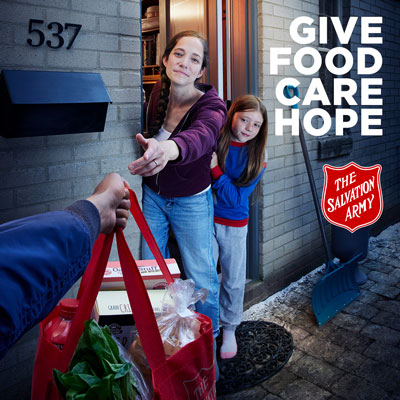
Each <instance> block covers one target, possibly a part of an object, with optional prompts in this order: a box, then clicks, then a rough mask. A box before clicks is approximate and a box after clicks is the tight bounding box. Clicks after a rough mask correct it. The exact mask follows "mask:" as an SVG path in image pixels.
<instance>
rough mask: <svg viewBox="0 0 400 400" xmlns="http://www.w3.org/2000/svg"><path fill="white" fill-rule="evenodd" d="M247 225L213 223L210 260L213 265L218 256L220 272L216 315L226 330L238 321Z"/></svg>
mask: <svg viewBox="0 0 400 400" xmlns="http://www.w3.org/2000/svg"><path fill="white" fill-rule="evenodd" d="M247 228H248V227H247V225H246V226H243V227H233V226H225V225H221V224H216V223H214V248H213V251H214V259H215V263H216V264H217V261H218V257H219V263H220V265H221V273H222V280H221V286H220V292H219V317H220V323H221V325H222V326H224V328H225V329H227V330H235V329H236V327H237V326H238V325H240V323H241V322H242V314H243V299H244V287H245V284H246V238H247Z"/></svg>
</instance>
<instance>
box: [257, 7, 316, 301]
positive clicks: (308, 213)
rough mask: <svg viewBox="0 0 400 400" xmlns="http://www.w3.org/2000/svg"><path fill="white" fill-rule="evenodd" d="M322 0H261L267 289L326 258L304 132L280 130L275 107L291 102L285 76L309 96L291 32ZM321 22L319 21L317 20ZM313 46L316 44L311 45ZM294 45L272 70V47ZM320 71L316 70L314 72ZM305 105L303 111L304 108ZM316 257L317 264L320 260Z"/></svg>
mask: <svg viewBox="0 0 400 400" xmlns="http://www.w3.org/2000/svg"><path fill="white" fill-rule="evenodd" d="M318 12H319V7H318V0H312V1H289V0H273V1H259V2H258V13H259V20H258V30H259V32H258V36H259V64H260V65H259V70H260V71H262V74H260V78H259V93H260V97H261V98H262V99H263V101H264V103H265V105H266V107H267V110H268V119H269V137H268V144H267V147H268V160H269V161H268V168H267V171H266V173H265V175H264V178H263V203H262V212H261V213H260V214H261V217H260V218H261V221H260V225H261V238H260V240H261V245H260V264H261V271H260V272H261V277H262V279H263V281H264V290H265V292H264V295H266V294H269V293H273V292H274V291H276V290H278V289H280V288H282V287H284V286H286V285H287V284H288V283H289V282H291V281H293V280H294V279H296V278H298V277H299V276H301V275H303V274H304V273H305V272H307V271H309V270H310V269H311V268H313V267H315V266H318V265H320V262H321V263H322V262H323V257H321V251H320V249H319V243H320V242H319V240H320V239H319V237H320V233H319V232H320V231H319V227H318V222H317V220H316V214H315V209H314V204H313V200H312V196H311V192H310V189H309V183H308V178H307V175H306V169H305V164H304V160H303V155H302V152H301V147H300V142H299V138H298V137H296V136H292V135H291V133H289V130H288V128H284V133H283V136H276V135H275V109H276V108H283V109H284V110H285V111H284V117H285V118H287V117H289V111H288V107H286V106H283V105H281V104H280V103H279V102H278V101H277V100H276V97H275V87H276V85H277V84H278V82H279V81H280V80H281V79H283V78H285V77H293V78H296V79H298V80H299V81H300V82H301V86H300V97H304V94H305V90H306V88H307V87H308V85H309V83H310V81H311V78H312V76H311V77H310V76H303V75H301V74H299V73H298V72H297V71H296V69H295V68H294V66H293V55H294V54H295V53H296V51H297V50H298V49H300V48H301V45H299V44H297V43H295V42H294V41H293V40H292V38H291V37H290V34H289V27H290V23H291V22H292V21H293V20H294V19H295V18H296V17H299V16H310V17H311V18H313V19H314V20H315V21H316V22H315V24H317V23H318V20H317V18H318ZM315 26H317V25H315ZM311 46H312V45H311ZM271 47H290V48H291V49H292V56H291V60H292V61H291V65H290V66H281V67H279V70H278V75H271V73H270V48H271ZM315 76H317V75H315ZM304 111H307V110H304V109H303V110H302V111H301V117H302V115H303V114H304ZM316 139H317V138H314V137H311V136H310V135H306V140H307V146H308V151H309V154H310V158H311V160H315V159H316V153H317V145H318V143H317V140H316ZM312 164H313V172H314V177H315V179H316V183H317V187H318V188H319V189H320V188H321V187H322V175H321V174H322V171H321V164H320V163H318V162H314V161H313V163H312ZM316 263H317V264H316Z"/></svg>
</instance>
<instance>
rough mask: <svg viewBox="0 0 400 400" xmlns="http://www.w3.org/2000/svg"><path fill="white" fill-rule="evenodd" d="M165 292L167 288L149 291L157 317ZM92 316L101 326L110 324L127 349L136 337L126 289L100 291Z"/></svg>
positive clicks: (114, 333) (113, 332) (112, 331)
mask: <svg viewBox="0 0 400 400" xmlns="http://www.w3.org/2000/svg"><path fill="white" fill-rule="evenodd" d="M165 292H166V291H165V290H148V291H147V293H148V295H149V298H150V302H151V305H152V306H153V310H154V314H155V315H156V317H157V315H159V314H160V313H161V307H162V302H163V299H164V295H165ZM92 318H94V319H95V320H96V321H97V322H98V323H99V325H100V326H104V325H108V326H109V328H110V330H111V333H112V334H113V335H114V336H115V337H116V338H117V339H118V340H119V342H120V343H121V344H122V345H123V346H124V347H126V348H127V349H128V348H129V346H130V344H131V343H132V341H133V340H134V339H135V336H136V329H135V321H134V318H133V315H132V310H131V305H130V303H129V298H128V293H127V292H126V291H125V290H103V291H100V292H99V293H98V294H97V299H96V302H95V305H94V307H93V312H92Z"/></svg>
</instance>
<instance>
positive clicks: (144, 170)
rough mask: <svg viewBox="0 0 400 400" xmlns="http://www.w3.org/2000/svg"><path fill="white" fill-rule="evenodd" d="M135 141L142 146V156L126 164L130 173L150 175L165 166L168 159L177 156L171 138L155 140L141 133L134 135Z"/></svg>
mask: <svg viewBox="0 0 400 400" xmlns="http://www.w3.org/2000/svg"><path fill="white" fill-rule="evenodd" d="M136 141H137V142H138V143H139V144H140V145H141V146H142V148H143V150H144V154H143V156H142V157H140V158H138V159H137V160H135V161H133V162H131V163H130V164H129V165H128V169H129V172H130V173H131V174H132V175H140V176H151V175H155V174H156V173H158V172H160V171H161V170H162V169H164V168H165V166H166V165H167V163H168V161H171V160H176V159H177V158H178V156H179V148H178V146H177V145H176V143H175V142H174V141H173V140H162V141H160V142H159V141H157V140H156V139H152V138H151V139H146V138H145V137H144V136H143V135H142V134H140V133H138V134H137V135H136Z"/></svg>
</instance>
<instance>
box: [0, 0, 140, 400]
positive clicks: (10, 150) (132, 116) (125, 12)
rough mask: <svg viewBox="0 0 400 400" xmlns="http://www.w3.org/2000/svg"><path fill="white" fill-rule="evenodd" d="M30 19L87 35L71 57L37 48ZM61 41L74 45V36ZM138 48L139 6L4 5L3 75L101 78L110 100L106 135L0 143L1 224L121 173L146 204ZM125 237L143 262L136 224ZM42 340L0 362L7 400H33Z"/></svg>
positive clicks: (74, 2)
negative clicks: (139, 160) (136, 164)
mask: <svg viewBox="0 0 400 400" xmlns="http://www.w3.org/2000/svg"><path fill="white" fill-rule="evenodd" d="M30 19H39V20H44V21H45V24H44V25H43V26H42V27H43V30H44V32H46V35H48V32H47V31H46V29H45V26H46V24H48V23H50V22H53V21H57V22H60V23H61V24H63V25H64V24H65V23H75V24H81V25H82V28H81V31H80V33H79V34H78V36H77V38H76V40H75V42H74V44H73V47H72V48H71V49H70V50H67V49H66V48H65V46H64V47H62V48H60V49H51V48H49V47H48V46H46V45H45V44H44V45H43V46H41V47H37V48H34V47H31V46H29V45H28V44H27V39H28V38H32V39H34V40H35V41H36V40H37V36H34V35H29V33H28V22H29V20H30ZM63 36H64V39H65V40H66V41H68V38H69V37H68V32H66V31H64V33H63ZM49 38H51V36H49V37H46V39H49ZM53 40H54V38H53ZM140 48H141V43H140V1H139V0H134V1H130V0H87V1H80V0H68V1H65V0H52V1H50V0H29V1H22V0H21V1H14V0H10V1H8V0H2V1H1V2H0V69H21V70H22V69H24V70H25V69H26V70H47V71H75V72H96V73H100V74H101V76H102V78H103V81H104V83H105V85H106V88H107V90H108V92H109V95H110V97H111V99H112V104H111V105H110V106H109V109H108V113H107V120H106V126H105V129H104V132H94V133H81V134H68V135H54V136H40V137H34V138H15V139H6V138H4V137H0V222H5V221H8V220H12V219H15V218H19V217H24V216H28V215H32V214H36V213H41V212H46V211H50V210H55V209H62V208H64V207H65V206H67V205H69V204H70V203H72V202H73V201H74V200H76V199H80V198H85V197H87V196H88V195H89V194H90V193H92V191H93V189H94V187H95V185H96V184H97V183H98V182H99V181H100V180H101V179H102V178H103V177H104V176H105V175H106V174H107V173H109V172H119V173H120V174H121V175H122V176H123V177H125V178H126V179H127V180H128V182H129V184H130V186H131V187H132V188H133V189H134V190H136V191H137V192H138V195H139V196H140V179H138V178H135V177H132V176H131V175H130V174H129V173H128V169H127V165H128V163H129V162H130V161H132V160H133V159H135V158H136V157H137V155H138V149H137V146H136V145H135V142H134V140H133V135H134V134H135V133H136V132H139V131H140V121H141V119H140V117H141V92H140V90H141V89H140V81H141V77H140V66H141V60H140ZM0 112H1V111H0ZM126 236H127V240H128V242H129V243H130V245H131V249H132V251H133V252H134V254H138V249H139V233H138V231H137V229H136V227H135V224H134V223H133V219H131V223H130V224H129V225H128V228H127V229H126ZM112 257H113V258H114V259H116V257H117V255H116V253H115V251H113V254H112ZM75 290H76V289H75ZM36 337H37V328H34V329H33V330H32V331H31V332H29V333H28V334H27V335H25V336H24V337H23V338H22V340H21V341H20V342H19V343H18V344H17V345H16V346H14V348H13V349H12V350H11V351H10V352H9V354H8V355H7V356H6V357H5V358H4V359H3V360H1V361H0V385H1V393H2V394H1V398H2V399H28V398H30V382H31V369H32V364H33V356H34V352H35V346H36Z"/></svg>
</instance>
